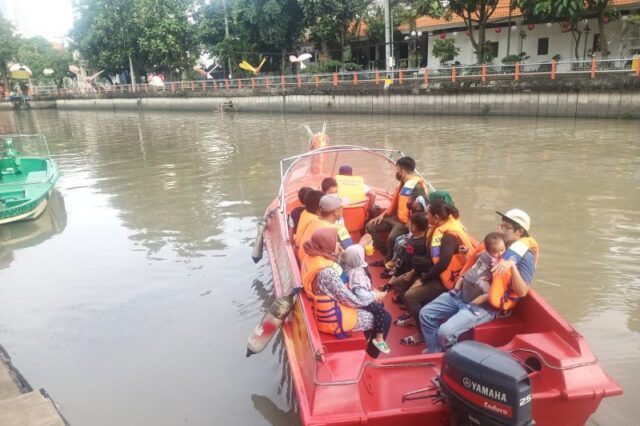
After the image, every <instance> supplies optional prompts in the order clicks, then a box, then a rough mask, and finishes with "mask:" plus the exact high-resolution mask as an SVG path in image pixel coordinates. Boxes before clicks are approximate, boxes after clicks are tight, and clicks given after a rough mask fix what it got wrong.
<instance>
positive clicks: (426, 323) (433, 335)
mask: <svg viewBox="0 0 640 426" xmlns="http://www.w3.org/2000/svg"><path fill="white" fill-rule="evenodd" d="M498 314H499V311H498V310H496V309H494V308H493V307H491V306H490V305H489V304H488V303H485V304H482V305H469V304H468V303H464V302H463V301H462V298H461V294H460V293H458V294H451V293H442V294H441V295H440V296H438V297H437V298H436V299H434V300H433V301H432V302H431V303H429V304H427V305H426V306H424V307H423V308H422V309H421V310H420V328H421V329H422V335H423V336H424V341H425V343H426V344H427V351H428V352H429V353H434V352H441V351H444V350H445V349H447V348H448V347H450V346H453V345H454V344H455V343H456V342H457V341H458V337H460V335H461V334H462V333H464V332H465V331H467V330H471V329H472V328H473V327H475V326H476V325H480V324H484V323H485V322H489V321H492V320H494V319H495V318H497V316H498ZM442 321H445V322H444V323H443V322H442ZM441 323H442V324H441Z"/></svg>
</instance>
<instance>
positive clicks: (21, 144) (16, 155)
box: [0, 135, 58, 225]
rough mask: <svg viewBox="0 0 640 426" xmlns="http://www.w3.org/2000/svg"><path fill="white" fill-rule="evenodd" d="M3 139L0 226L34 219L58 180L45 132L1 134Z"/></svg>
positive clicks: (0, 151) (0, 163)
mask: <svg viewBox="0 0 640 426" xmlns="http://www.w3.org/2000/svg"><path fill="white" fill-rule="evenodd" d="M0 141H1V142H0V225H2V224H5V223H10V222H17V221H20V220H29V219H35V218H37V217H38V216H40V215H41V214H42V212H43V211H44V210H45V208H46V207H47V202H48V200H49V196H50V195H51V191H52V190H53V185H54V184H55V183H56V180H58V167H57V166H56V163H55V162H54V161H53V160H52V159H51V153H50V152H49V146H48V145H47V140H46V138H45V137H44V136H43V135H2V136H0Z"/></svg>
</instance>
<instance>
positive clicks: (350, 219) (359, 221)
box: [342, 203, 367, 233]
mask: <svg viewBox="0 0 640 426" xmlns="http://www.w3.org/2000/svg"><path fill="white" fill-rule="evenodd" d="M342 217H343V218H344V226H345V228H347V231H349V232H353V233H360V232H362V230H363V229H364V224H365V222H366V220H367V205H366V203H358V204H353V205H349V206H346V207H344V209H343V211H342Z"/></svg>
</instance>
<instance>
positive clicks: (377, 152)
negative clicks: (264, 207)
mask: <svg viewBox="0 0 640 426" xmlns="http://www.w3.org/2000/svg"><path fill="white" fill-rule="evenodd" d="M352 152H363V153H367V154H369V155H372V156H375V157H378V158H380V159H381V160H386V161H387V162H388V163H389V165H390V166H395V161H396V160H397V159H398V158H400V157H403V156H405V154H404V153H403V152H402V151H401V150H398V149H386V148H367V147H363V146H359V145H333V146H328V147H325V148H319V149H316V150H313V151H309V152H305V153H303V154H298V155H294V156H291V157H287V158H284V159H282V160H280V189H279V192H278V200H279V202H278V210H279V211H280V213H281V214H286V207H287V202H286V188H285V184H286V182H287V178H288V177H289V175H290V174H291V172H292V170H293V169H294V167H295V166H296V165H297V164H299V163H300V162H301V161H304V160H306V159H309V158H312V157H315V156H318V155H322V154H340V153H352ZM415 173H416V174H417V175H419V176H421V177H423V178H424V176H423V175H422V174H421V173H420V172H419V171H418V170H416V171H415ZM427 185H428V187H429V191H433V190H434V188H433V186H432V185H431V184H430V183H429V182H428V181H427ZM285 233H286V237H287V238H288V237H289V235H288V234H289V230H288V229H287V230H285Z"/></svg>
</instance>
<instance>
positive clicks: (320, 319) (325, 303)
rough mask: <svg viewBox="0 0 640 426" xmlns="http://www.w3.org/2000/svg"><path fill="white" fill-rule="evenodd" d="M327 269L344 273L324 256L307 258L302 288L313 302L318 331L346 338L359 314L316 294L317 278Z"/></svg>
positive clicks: (304, 264)
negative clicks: (314, 288) (314, 289)
mask: <svg viewBox="0 0 640 426" xmlns="http://www.w3.org/2000/svg"><path fill="white" fill-rule="evenodd" d="M325 268H333V269H334V270H335V271H336V272H337V273H338V275H340V274H341V273H342V268H340V266H339V265H338V264H337V263H336V262H334V261H332V260H329V259H325V258H324V257H322V256H305V258H304V260H303V261H302V270H301V272H302V287H303V288H304V292H305V293H306V295H307V296H308V297H309V298H310V299H311V301H312V302H313V316H314V318H315V320H316V324H317V325H318V330H320V331H321V332H323V333H328V334H333V335H334V336H336V337H338V338H342V337H346V333H347V332H349V331H351V330H353V328H354V327H355V326H356V323H357V322H358V312H357V310H356V309H355V308H352V307H350V306H346V305H343V304H342V303H340V302H338V301H337V300H335V299H334V298H332V297H330V296H326V295H317V294H315V293H314V291H313V284H314V282H315V280H316V277H317V276H318V274H319V273H320V271H322V270H323V269H325Z"/></svg>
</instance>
